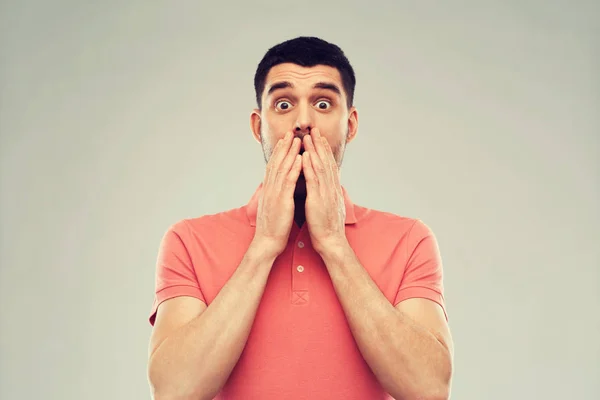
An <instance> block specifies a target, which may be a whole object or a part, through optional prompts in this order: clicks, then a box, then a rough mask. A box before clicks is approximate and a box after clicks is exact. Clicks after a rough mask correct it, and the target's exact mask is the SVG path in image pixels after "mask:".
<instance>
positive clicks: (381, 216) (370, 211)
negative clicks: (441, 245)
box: [354, 204, 432, 236]
mask: <svg viewBox="0 0 600 400" xmlns="http://www.w3.org/2000/svg"><path fill="white" fill-rule="evenodd" d="M354 212H355V214H356V217H357V222H358V224H359V225H360V227H364V228H371V229H378V230H380V231H382V233H384V232H389V231H395V232H398V233H404V234H409V233H410V234H411V235H413V234H416V235H419V236H420V235H423V234H431V233H432V230H431V228H430V227H429V225H427V224H426V223H425V222H424V221H423V220H422V219H421V218H419V217H416V216H409V215H404V214H400V213H394V212H391V211H388V210H381V209H375V208H369V207H365V206H361V205H357V204H355V205H354Z"/></svg>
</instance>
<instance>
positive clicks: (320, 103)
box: [275, 100, 331, 111]
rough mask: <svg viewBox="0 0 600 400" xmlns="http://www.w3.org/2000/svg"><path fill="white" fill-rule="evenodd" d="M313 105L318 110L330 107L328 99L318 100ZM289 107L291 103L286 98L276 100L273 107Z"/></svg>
mask: <svg viewBox="0 0 600 400" xmlns="http://www.w3.org/2000/svg"><path fill="white" fill-rule="evenodd" d="M315 107H317V108H318V109H319V110H323V111H325V110H328V109H329V108H331V102H330V101H328V100H319V101H317V102H316V103H315ZM291 108H292V103H290V102H289V101H287V100H278V101H277V102H275V109H276V110H278V111H288V110H289V109H291Z"/></svg>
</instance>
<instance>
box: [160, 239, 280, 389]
mask: <svg viewBox="0 0 600 400" xmlns="http://www.w3.org/2000/svg"><path fill="white" fill-rule="evenodd" d="M262 248H263V246H262V245H261V243H258V242H256V241H255V242H253V244H251V245H250V247H249V249H248V251H247V252H246V254H245V256H244V259H243V260H242V262H241V263H240V265H239V266H238V268H237V269H236V271H235V272H234V274H233V275H232V276H231V278H230V279H229V280H228V282H227V283H226V284H225V285H224V286H223V288H222V289H221V290H220V291H219V293H218V295H217V296H216V297H215V299H214V300H213V301H212V302H211V304H210V305H209V306H208V307H207V308H206V309H205V310H204V312H202V313H201V314H200V315H199V316H198V317H197V318H195V319H193V320H191V321H190V322H189V323H188V324H186V325H184V326H183V327H182V328H181V329H179V330H177V331H176V332H175V333H174V334H172V335H171V336H169V337H168V338H167V339H165V340H164V342H163V343H161V344H160V346H159V347H158V349H157V350H156V351H155V353H154V354H153V355H152V358H151V360H150V367H149V377H150V380H151V381H152V386H153V388H154V392H155V399H156V400H162V399H168V400H171V399H177V400H179V399H182V400H183V399H186V400H187V399H194V400H197V399H212V398H213V397H214V396H215V395H216V394H217V393H218V392H219V390H220V389H221V388H222V387H223V385H224V384H225V382H226V380H227V378H228V377H229V375H230V373H231V371H232V370H233V368H234V366H235V364H236V363H237V361H238V359H239V357H240V354H241V353H242V350H243V349H244V346H245V344H246V341H247V339H248V335H249V333H250V329H251V327H252V323H253V321H254V317H255V315H256V310H257V308H258V305H259V303H260V300H261V298H262V295H263V292H264V289H265V285H266V282H267V278H268V276H269V272H270V270H271V266H272V264H273V262H274V260H275V258H276V256H275V255H271V254H270V253H264V252H263V251H262Z"/></svg>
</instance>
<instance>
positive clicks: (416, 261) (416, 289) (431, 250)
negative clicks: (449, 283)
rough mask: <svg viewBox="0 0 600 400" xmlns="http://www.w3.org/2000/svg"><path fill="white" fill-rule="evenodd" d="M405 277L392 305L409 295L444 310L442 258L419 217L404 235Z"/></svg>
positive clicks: (430, 233) (433, 237) (435, 242)
mask: <svg viewBox="0 0 600 400" xmlns="http://www.w3.org/2000/svg"><path fill="white" fill-rule="evenodd" d="M406 249H407V254H406V259H407V263H406V267H405V270H404V276H403V278H402V281H401V282H400V287H399V289H398V293H397V294H396V299H395V301H394V305H397V304H398V303H400V302H401V301H403V300H406V299H410V298H425V299H429V300H432V301H434V302H436V303H438V304H439V305H440V306H441V307H442V309H443V310H444V314H445V316H446V319H448V315H447V314H446V305H445V300H444V286H443V268H442V259H441V256H440V251H439V247H438V243H437V240H436V237H435V235H434V234H433V232H432V231H431V229H430V228H429V227H428V226H427V225H425V224H424V223H423V222H422V221H421V220H416V221H415V223H414V224H413V226H412V228H411V230H410V231H409V233H408V236H407V246H406Z"/></svg>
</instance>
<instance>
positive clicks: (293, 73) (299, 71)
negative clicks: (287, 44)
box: [265, 63, 343, 90]
mask: <svg viewBox="0 0 600 400" xmlns="http://www.w3.org/2000/svg"><path fill="white" fill-rule="evenodd" d="M281 81H288V82H291V83H293V84H294V86H304V85H312V84H314V83H316V82H331V83H336V84H337V85H338V86H339V87H340V89H342V87H343V86H342V77H341V75H340V72H339V71H338V70H337V68H334V67H330V66H328V65H315V66H313V67H303V66H301V65H297V64H292V63H284V64H277V65H275V66H274V67H272V68H271V70H270V71H269V73H268V74H267V78H266V80H265V89H266V90H268V89H269V87H270V86H271V85H272V84H274V83H276V82H281Z"/></svg>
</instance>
